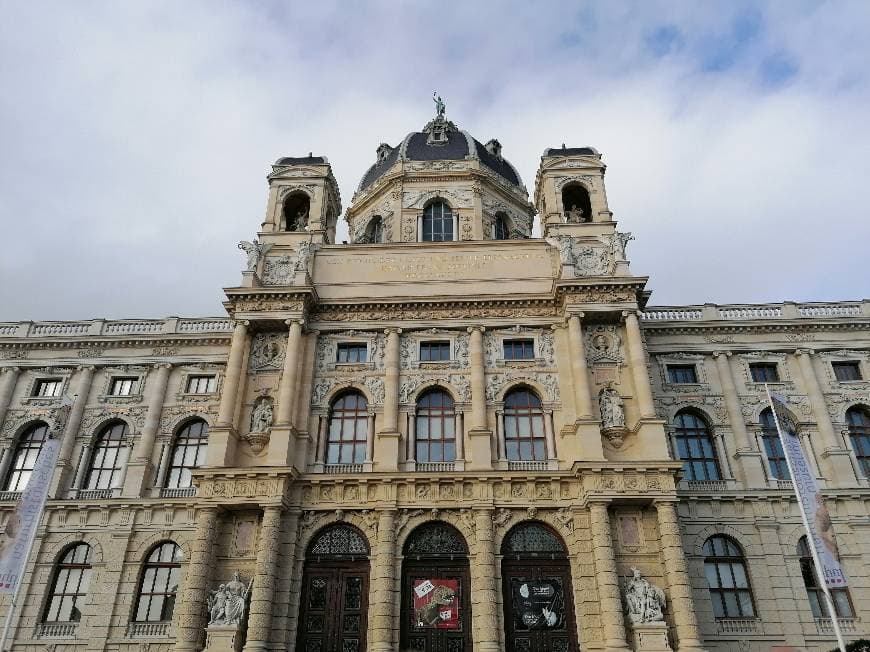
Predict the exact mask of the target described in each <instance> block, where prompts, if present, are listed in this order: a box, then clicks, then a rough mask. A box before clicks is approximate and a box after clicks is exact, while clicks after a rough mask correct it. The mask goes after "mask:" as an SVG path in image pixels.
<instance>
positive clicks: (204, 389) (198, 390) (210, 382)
mask: <svg viewBox="0 0 870 652" xmlns="http://www.w3.org/2000/svg"><path fill="white" fill-rule="evenodd" d="M216 385H217V382H216V379H215V377H214V376H190V377H189V378H188V379H187V393H188V394H212V393H214V391H215V389H216Z"/></svg>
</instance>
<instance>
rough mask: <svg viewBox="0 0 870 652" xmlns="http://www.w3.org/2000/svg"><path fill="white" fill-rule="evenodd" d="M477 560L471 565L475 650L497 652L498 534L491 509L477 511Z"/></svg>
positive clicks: (475, 523) (475, 547)
mask: <svg viewBox="0 0 870 652" xmlns="http://www.w3.org/2000/svg"><path fill="white" fill-rule="evenodd" d="M474 536H475V539H476V543H475V546H474V562H473V563H472V565H471V613H472V618H473V620H474V622H473V625H472V627H471V632H472V636H473V637H474V649H475V650H477V651H478V652H489V651H491V652H498V650H499V649H500V648H499V642H498V615H497V614H496V582H495V578H496V568H495V535H494V532H493V525H492V510H491V509H478V510H475V512H474Z"/></svg>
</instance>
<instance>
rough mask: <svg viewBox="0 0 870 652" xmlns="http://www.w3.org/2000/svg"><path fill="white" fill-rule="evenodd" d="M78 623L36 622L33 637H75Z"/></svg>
mask: <svg viewBox="0 0 870 652" xmlns="http://www.w3.org/2000/svg"><path fill="white" fill-rule="evenodd" d="M78 626H79V624H78V623H77V622H75V623H38V624H37V625H36V631H35V632H34V638H75V637H76V629H78Z"/></svg>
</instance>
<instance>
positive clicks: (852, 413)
mask: <svg viewBox="0 0 870 652" xmlns="http://www.w3.org/2000/svg"><path fill="white" fill-rule="evenodd" d="M846 422H847V423H848V424H849V437H850V438H851V439H852V448H853V449H854V450H855V457H856V458H857V459H858V466H859V467H860V469H861V473H862V474H863V475H864V477H865V478H870V414H868V412H867V409H866V408H859V407H853V408H849V410H848V411H847V412H846Z"/></svg>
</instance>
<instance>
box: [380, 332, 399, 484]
mask: <svg viewBox="0 0 870 652" xmlns="http://www.w3.org/2000/svg"><path fill="white" fill-rule="evenodd" d="M401 332H402V331H401V329H399V328H388V329H386V330H385V331H384V334H385V335H386V338H387V342H386V346H385V351H384V419H383V425H382V426H381V429H380V431H379V432H378V433H377V439H376V440H375V452H374V470H375V471H398V469H399V445H400V442H401V437H402V436H401V434H400V433H399V334H400V333H401Z"/></svg>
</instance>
